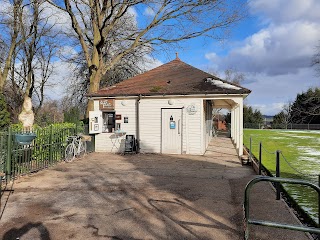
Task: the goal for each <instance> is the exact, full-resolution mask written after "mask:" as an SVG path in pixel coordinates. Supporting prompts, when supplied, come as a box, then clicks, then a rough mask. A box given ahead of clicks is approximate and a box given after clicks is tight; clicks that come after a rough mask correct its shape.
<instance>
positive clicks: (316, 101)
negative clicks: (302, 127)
mask: <svg viewBox="0 0 320 240" xmlns="http://www.w3.org/2000/svg"><path fill="white" fill-rule="evenodd" d="M291 115H292V122H293V123H300V124H307V123H310V124H320V88H310V89H308V91H306V92H303V93H301V94H298V95H297V97H296V100H295V101H294V102H293V104H292V108H291Z"/></svg>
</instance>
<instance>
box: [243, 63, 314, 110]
mask: <svg viewBox="0 0 320 240" xmlns="http://www.w3.org/2000/svg"><path fill="white" fill-rule="evenodd" d="M246 78H247V81H246V82H247V83H246V82H245V83H244V84H243V86H244V87H246V88H249V89H251V90H252V92H251V94H250V95H249V96H248V97H247V100H246V101H247V102H248V104H249V105H250V106H256V107H257V108H258V109H260V110H261V111H262V113H263V114H266V115H274V114H276V113H278V112H279V111H280V110H281V107H282V105H283V104H286V103H288V102H289V101H294V100H295V97H296V94H297V93H301V92H303V91H306V90H307V89H308V88H310V87H314V86H318V87H320V82H319V80H318V79H317V77H316V76H315V74H314V71H313V69H310V68H303V69H299V70H298V72H297V73H291V74H284V75H278V76H268V75H266V74H265V73H259V74H250V73H246Z"/></svg>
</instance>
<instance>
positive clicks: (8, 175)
mask: <svg viewBox="0 0 320 240" xmlns="http://www.w3.org/2000/svg"><path fill="white" fill-rule="evenodd" d="M7 141H8V142H7V161H6V181H7V182H8V181H10V178H11V174H12V173H11V161H12V159H11V156H12V130H11V127H9V128H8V138H7Z"/></svg>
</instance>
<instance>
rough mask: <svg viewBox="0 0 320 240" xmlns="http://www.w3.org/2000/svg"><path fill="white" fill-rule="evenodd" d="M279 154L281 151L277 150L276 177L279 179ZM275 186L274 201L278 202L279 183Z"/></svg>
mask: <svg viewBox="0 0 320 240" xmlns="http://www.w3.org/2000/svg"><path fill="white" fill-rule="evenodd" d="M280 153H281V151H279V150H277V155H276V177H280ZM275 184H276V191H277V197H276V200H280V183H278V182H277V183H275Z"/></svg>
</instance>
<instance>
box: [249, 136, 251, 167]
mask: <svg viewBox="0 0 320 240" xmlns="http://www.w3.org/2000/svg"><path fill="white" fill-rule="evenodd" d="M251 151H252V137H251V136H250V149H249V161H250V162H252V153H251Z"/></svg>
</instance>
